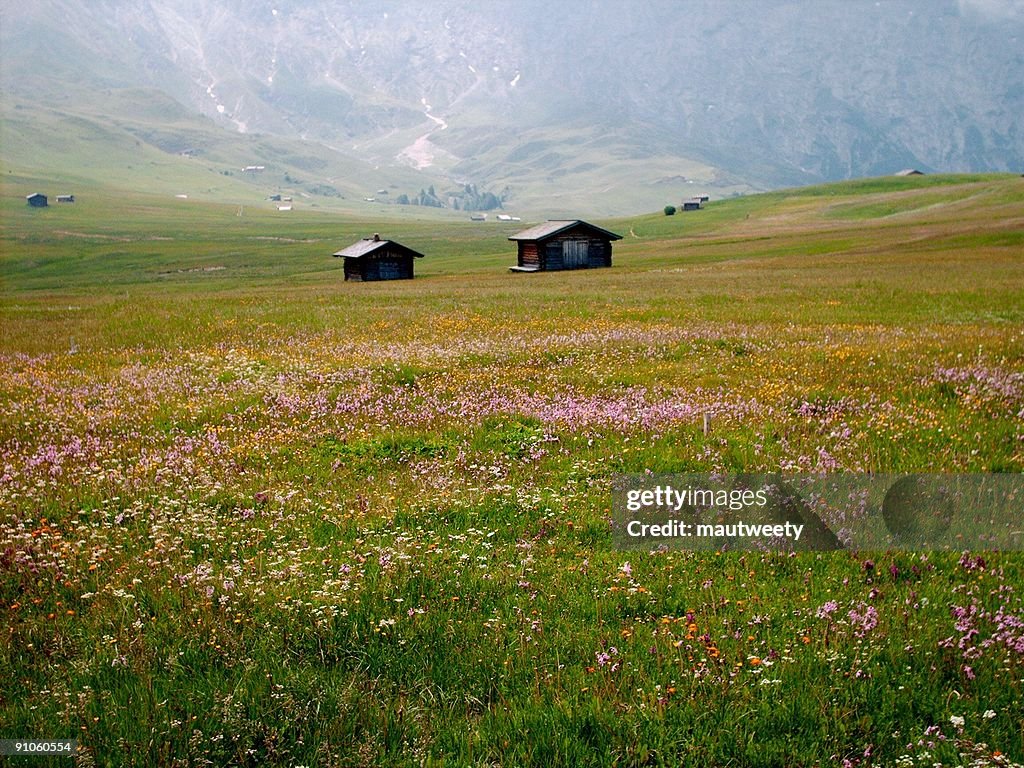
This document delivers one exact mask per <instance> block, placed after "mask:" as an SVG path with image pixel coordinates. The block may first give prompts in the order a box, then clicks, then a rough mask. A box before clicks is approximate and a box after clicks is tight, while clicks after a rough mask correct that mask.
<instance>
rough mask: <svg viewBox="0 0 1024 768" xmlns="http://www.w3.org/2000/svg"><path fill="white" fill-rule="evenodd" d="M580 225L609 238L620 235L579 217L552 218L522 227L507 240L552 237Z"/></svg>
mask: <svg viewBox="0 0 1024 768" xmlns="http://www.w3.org/2000/svg"><path fill="white" fill-rule="evenodd" d="M576 226H581V227H583V228H584V229H587V230H590V231H591V232H593V233H594V234H600V235H604V236H605V237H607V238H608V239H609V240H621V239H622V235H616V234H615V233H614V232H609V231H608V230H607V229H601V227H595V226H594V225H593V224H588V223H587V222H585V221H581V220H580V219H564V220H563V219H553V220H551V221H548V222H546V223H544V224H538V225H537V226H535V227H530V228H529V229H524V230H523V231H522V232H517V233H516V234H514V235H511V236H510V237H509V240H547V239H548V238H551V237H554V236H555V235H558V234H561V233H562V232H565V231H566V230H567V229H572V228H573V227H576Z"/></svg>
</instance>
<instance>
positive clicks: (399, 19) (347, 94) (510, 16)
mask: <svg viewBox="0 0 1024 768" xmlns="http://www.w3.org/2000/svg"><path fill="white" fill-rule="evenodd" d="M0 42H2V50H3V53H2V54H0V56H2V59H0V61H2V69H0V83H2V88H3V100H4V107H5V114H6V110H8V109H9V108H10V105H11V104H12V103H15V102H19V103H31V104H34V105H40V104H43V105H47V107H49V108H52V109H56V110H62V109H63V110H67V111H69V112H74V110H75V109H77V108H79V106H80V104H81V103H82V102H83V101H92V102H93V103H102V102H103V100H104V99H108V98H113V97H114V96H116V95H117V94H118V92H125V89H144V90H136V91H133V93H135V94H137V103H138V109H139V110H140V111H145V110H151V109H152V103H151V96H152V94H166V95H167V96H169V97H171V98H172V99H173V100H175V101H176V102H178V103H179V104H180V105H182V107H183V108H184V109H185V110H186V111H187V112H191V113H197V114H200V115H203V116H205V117H206V118H208V119H209V120H212V121H214V122H215V123H216V124H218V125H220V126H221V127H222V128H224V129H226V130H229V131H232V132H236V133H241V134H246V135H256V134H272V135H276V136H282V137H288V138H301V139H304V140H308V141H312V142H319V143H322V144H325V145H327V146H329V147H331V148H333V149H334V150H335V151H336V152H338V153H340V154H343V155H345V156H347V157H350V158H356V159H358V160H359V161H361V162H366V163H369V164H372V165H373V166H374V167H381V166H384V167H391V168H398V167H402V168H404V169H405V170H406V171H418V172H419V175H420V176H422V178H423V186H426V185H427V184H429V183H433V182H434V181H437V182H438V183H439V184H442V185H444V184H447V185H449V186H452V185H455V186H456V187H457V186H459V185H468V184H473V185H475V188H479V189H480V190H487V191H488V192H489V193H495V194H497V195H500V196H502V197H503V198H504V199H505V200H507V201H511V202H513V203H514V202H515V201H516V199H517V196H518V197H519V199H520V200H526V199H531V200H541V199H544V198H545V196H550V197H551V198H552V199H555V200H558V199H560V198H561V199H564V200H567V201H569V200H571V201H574V202H575V201H577V200H580V199H588V198H590V199H594V200H597V199H603V200H606V201H613V200H616V199H620V200H623V201H626V202H624V203H623V205H624V206H625V207H629V206H630V205H632V206H634V207H635V206H636V205H647V206H650V205H652V204H653V205H657V204H658V201H665V202H671V201H672V200H674V199H676V198H677V196H678V195H680V194H684V193H685V192H686V191H687V190H688V189H690V190H692V189H693V188H694V187H693V185H694V184H698V185H700V187H701V191H707V190H711V191H716V192H717V193H719V194H724V193H728V192H730V191H745V190H748V189H759V188H768V187H777V186H783V185H792V184H803V183H811V182H816V181H821V180H833V179H842V178H849V177H857V176H865V175H877V174H886V173H892V172H894V171H896V170H899V169H901V168H904V167H911V166H913V167H917V168H920V169H921V170H925V171H931V170H935V171H940V170H941V171H987V170H994V171H995V170H1000V171H1001V170H1021V169H1024V130H1022V126H1021V123H1020V121H1021V118H1020V116H1021V115H1024V53H1022V51H1024V2H1019V1H1018V0H959V1H958V0H920V1H917V0H878V2H875V1H874V0H870V1H867V2H860V1H857V2H849V1H848V0H846V1H843V2H833V1H831V0H790V1H789V2H786V1H780V2H772V3H760V2H746V1H744V0H674V1H668V0H644V1H643V2H633V1H631V0H621V1H616V0H566V2H560V3H550V2H541V0H517V1H516V2H505V3H500V2H490V1H487V0H482V1H480V2H472V3H468V2H462V1H460V0H436V1H435V2H414V1H400V0H391V1H388V0H380V1H378V2H373V3H365V2H356V1H355V0H341V1H339V0H63V1H60V0H40V1H39V2H35V3H32V4H26V5H25V6H24V7H22V6H20V5H19V6H16V5H15V4H14V3H13V2H9V1H8V0H5V2H4V3H3V23H2V25H0ZM146 94H149V95H146ZM116 103H117V104H118V109H119V110H122V113H121V114H122V116H124V113H125V112H129V113H130V112H131V111H132V109H133V107H132V99H124V98H120V99H118V100H117V102H116ZM172 143H173V142H172ZM312 171H315V168H314V169H311V172H312ZM406 178H414V177H406ZM413 185H415V181H413ZM687 185H689V186H687ZM400 187H401V185H398V187H396V188H400ZM638 190H639V191H640V192H641V193H642V194H639V195H638V192H637V191H638ZM404 191H408V192H410V193H415V192H416V191H417V190H415V189H412V188H411V187H410V188H408V189H406V190H404ZM439 197H441V198H443V197H444V196H443V195H440V194H439ZM442 202H443V200H442ZM608 205H611V203H610V202H609V203H608ZM611 207H615V206H614V205H611ZM620 207H622V206H620Z"/></svg>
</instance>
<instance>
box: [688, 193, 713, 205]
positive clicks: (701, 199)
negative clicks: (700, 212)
mask: <svg viewBox="0 0 1024 768" xmlns="http://www.w3.org/2000/svg"><path fill="white" fill-rule="evenodd" d="M690 199H691V200H697V201H698V202H701V203H706V202H707V201H708V200H710V199H711V196H710V195H694V196H693V197H692V198H690Z"/></svg>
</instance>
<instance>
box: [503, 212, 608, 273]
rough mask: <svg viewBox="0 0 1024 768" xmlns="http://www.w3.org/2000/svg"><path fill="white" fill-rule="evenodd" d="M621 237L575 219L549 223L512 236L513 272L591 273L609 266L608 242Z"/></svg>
mask: <svg viewBox="0 0 1024 768" xmlns="http://www.w3.org/2000/svg"><path fill="white" fill-rule="evenodd" d="M621 239H622V236H621V235H616V234H615V233H614V232H609V231H608V230H607V229H601V228H600V227H595V226H594V225H593V224H588V223H587V222H585V221H580V220H579V219H572V220H566V221H549V222H547V223H546V224H538V225H537V226H535V227H530V229H525V230H523V231H522V232H519V233H518V234H515V235H512V236H511V237H510V238H509V240H513V241H515V242H516V243H517V244H518V246H519V262H518V264H517V265H516V266H514V267H509V269H510V270H511V271H513V272H550V271H554V270H559V269H593V268H595V267H610V266H611V265H612V241H613V240H621Z"/></svg>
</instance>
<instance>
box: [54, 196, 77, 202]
mask: <svg viewBox="0 0 1024 768" xmlns="http://www.w3.org/2000/svg"><path fill="white" fill-rule="evenodd" d="M57 202H58V203H73V202H75V196H74V195H57Z"/></svg>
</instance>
